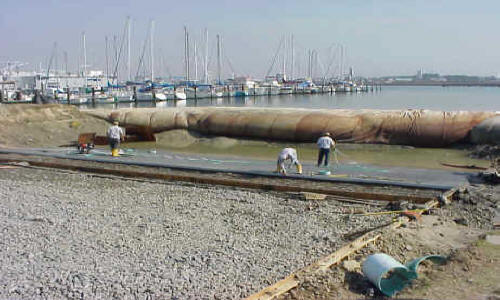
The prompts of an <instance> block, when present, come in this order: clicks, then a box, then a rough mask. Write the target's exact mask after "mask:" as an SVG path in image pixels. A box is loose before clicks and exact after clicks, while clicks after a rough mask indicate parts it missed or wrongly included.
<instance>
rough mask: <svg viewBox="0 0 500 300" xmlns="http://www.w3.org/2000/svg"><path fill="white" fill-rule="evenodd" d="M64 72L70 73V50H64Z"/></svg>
mask: <svg viewBox="0 0 500 300" xmlns="http://www.w3.org/2000/svg"><path fill="white" fill-rule="evenodd" d="M64 72H65V73H66V75H68V52H66V51H64Z"/></svg>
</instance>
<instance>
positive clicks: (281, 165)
mask: <svg viewBox="0 0 500 300" xmlns="http://www.w3.org/2000/svg"><path fill="white" fill-rule="evenodd" d="M286 160H289V161H291V162H292V163H293V164H294V165H295V166H296V167H297V173H299V174H302V165H301V164H300V162H299V161H298V159H297V151H295V149H293V148H284V149H283V150H281V152H280V154H279V155H278V164H277V168H276V172H278V173H281V174H283V175H286V168H285V161H286Z"/></svg>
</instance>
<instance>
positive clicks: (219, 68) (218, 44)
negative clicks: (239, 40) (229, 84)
mask: <svg viewBox="0 0 500 300" xmlns="http://www.w3.org/2000/svg"><path fill="white" fill-rule="evenodd" d="M220 57H221V38H220V35H217V83H218V84H220V83H221V80H220V79H221V78H220V77H221V74H220V73H221V62H220Z"/></svg>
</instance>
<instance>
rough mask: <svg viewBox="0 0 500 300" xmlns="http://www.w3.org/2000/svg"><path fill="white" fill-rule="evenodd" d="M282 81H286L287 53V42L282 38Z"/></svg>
mask: <svg viewBox="0 0 500 300" xmlns="http://www.w3.org/2000/svg"><path fill="white" fill-rule="evenodd" d="M283 40H284V45H283V81H286V51H287V47H286V46H287V40H286V37H284V38H283Z"/></svg>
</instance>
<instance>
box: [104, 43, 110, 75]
mask: <svg viewBox="0 0 500 300" xmlns="http://www.w3.org/2000/svg"><path fill="white" fill-rule="evenodd" d="M104 42H105V44H106V45H105V50H104V51H105V52H106V53H105V55H106V82H107V83H108V82H109V60H108V36H105V37H104Z"/></svg>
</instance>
